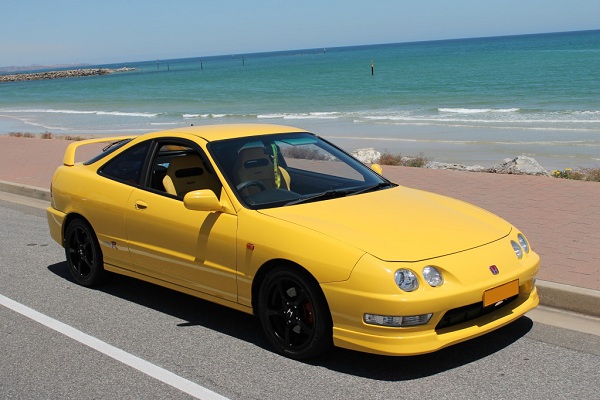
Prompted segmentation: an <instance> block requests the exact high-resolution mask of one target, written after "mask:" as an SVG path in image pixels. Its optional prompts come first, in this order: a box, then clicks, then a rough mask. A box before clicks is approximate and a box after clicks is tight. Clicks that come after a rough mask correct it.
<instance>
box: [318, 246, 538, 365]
mask: <svg viewBox="0 0 600 400" xmlns="http://www.w3.org/2000/svg"><path fill="white" fill-rule="evenodd" d="M508 246H510V245H509V244H507V242H506V240H500V241H498V242H495V243H492V244H488V245H486V246H482V247H480V248H477V249H471V250H469V251H465V252H462V253H457V254H453V255H450V256H445V257H441V258H439V259H436V260H428V261H427V262H417V263H390V262H383V261H381V260H378V259H376V258H374V257H372V256H369V255H367V256H365V257H363V259H361V261H359V263H358V264H357V266H356V268H355V269H354V271H353V273H352V275H351V277H350V279H349V280H348V281H345V282H337V283H327V284H322V285H321V287H322V289H323V292H324V294H325V297H326V298H327V301H328V304H329V308H330V310H331V315H332V318H333V325H334V326H333V337H334V344H335V345H336V346H339V347H343V348H348V349H352V350H358V351H363V352H368V353H375V354H383V355H416V354H424V353H429V352H433V351H436V350H439V349H442V348H444V347H447V346H450V345H452V344H455V343H459V342H463V341H466V340H469V339H472V338H475V337H477V336H481V335H483V334H486V333H488V332H491V331H493V330H495V329H498V328H500V327H502V326H504V325H506V324H509V323H510V322H512V321H515V320H516V319H518V318H520V317H521V316H522V315H524V314H525V313H526V312H527V311H529V310H531V309H533V308H535V307H536V306H537V305H538V304H539V297H538V292H537V289H536V288H535V285H534V278H535V274H536V273H537V271H538V269H539V256H538V255H537V254H536V253H534V252H529V253H528V254H527V255H526V256H525V257H523V259H521V260H517V259H516V257H515V255H514V253H512V252H511V251H510V249H509V251H505V250H506V248H507V247H508ZM490 255H492V257H490ZM490 258H493V259H494V263H495V264H497V266H498V268H499V269H500V271H501V273H500V274H498V275H492V273H490V271H489V269H488V266H489V264H486V263H485V262H483V263H482V262H481V260H489V259H490ZM432 263H433V265H436V267H438V268H443V269H444V272H443V274H444V279H445V282H444V284H443V285H442V286H440V287H437V288H432V287H429V286H428V285H427V284H426V283H424V282H423V281H422V280H421V286H420V287H419V289H417V290H416V291H414V292H410V293H406V292H403V291H401V290H400V289H399V288H398V287H397V286H396V285H395V283H394V280H393V274H394V272H395V271H396V270H397V269H398V268H411V269H412V270H414V271H420V270H421V269H422V268H423V266H425V265H432ZM459 266H460V267H459ZM461 268H462V269H461ZM450 271H454V273H450ZM457 271H458V272H457ZM515 280H518V287H519V289H518V294H516V296H513V297H511V299H510V301H508V300H507V301H505V302H504V304H503V305H502V306H501V307H497V308H494V306H491V307H490V308H489V309H486V310H488V311H489V312H486V313H479V314H477V313H474V315H465V316H464V317H460V318H458V321H457V322H454V323H453V324H450V325H448V324H446V326H445V327H442V328H438V324H440V321H442V320H443V319H444V315H446V314H447V313H448V312H449V311H450V312H452V315H453V317H452V318H453V319H454V318H455V316H456V314H458V313H459V311H460V310H462V309H469V310H472V309H478V308H479V309H481V308H483V297H484V292H485V291H486V290H489V289H492V288H495V287H498V286H500V285H503V284H505V283H506V282H511V281H515ZM467 306H468V307H467ZM457 309H458V311H457ZM365 313H372V314H378V315H390V316H413V315H421V314H428V313H432V314H433V316H432V317H431V319H430V320H429V322H428V323H427V324H424V325H418V326H411V327H387V326H377V325H370V324H366V323H365V322H364V321H363V315H364V314H365ZM469 313H470V312H469ZM447 319H448V318H446V320H447ZM441 325H443V323H442V324H441Z"/></svg>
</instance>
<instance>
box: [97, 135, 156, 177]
mask: <svg viewBox="0 0 600 400" xmlns="http://www.w3.org/2000/svg"><path fill="white" fill-rule="evenodd" d="M149 147H150V141H146V142H143V143H140V144H138V145H137V146H134V147H132V148H130V149H127V150H125V151H124V152H123V153H121V154H119V155H118V156H116V157H115V158H113V159H112V160H110V161H109V162H107V163H106V164H105V165H104V166H103V167H102V168H101V169H100V171H99V173H100V175H102V176H105V177H107V178H111V179H115V180H118V181H121V182H124V183H129V184H135V185H139V184H140V181H141V178H142V171H143V169H144V161H145V159H146V154H147V153H148V148H149Z"/></svg>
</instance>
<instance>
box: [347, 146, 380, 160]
mask: <svg viewBox="0 0 600 400" xmlns="http://www.w3.org/2000/svg"><path fill="white" fill-rule="evenodd" d="M352 155H353V156H354V158H356V159H358V160H359V161H360V162H362V163H363V164H373V163H376V162H378V161H379V159H380V158H381V153H380V152H378V151H377V150H375V149H374V148H373V147H369V148H366V149H357V150H354V151H352Z"/></svg>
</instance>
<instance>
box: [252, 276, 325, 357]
mask: <svg viewBox="0 0 600 400" xmlns="http://www.w3.org/2000/svg"><path fill="white" fill-rule="evenodd" d="M258 314H259V317H260V321H261V325H262V328H263V330H264V332H265V334H266V335H267V338H268V339H269V341H270V342H271V344H272V345H273V346H274V347H275V349H276V350H277V351H278V352H279V353H281V354H283V355H285V356H286V357H290V358H293V359H297V360H300V359H306V358H310V357H316V356H318V355H320V354H322V353H324V352H325V351H327V350H329V349H330V348H331V347H332V323H331V316H330V314H329V310H328V307H327V303H326V301H325V298H324V296H323V293H322V292H321V290H320V288H319V287H318V285H317V283H316V282H315V281H314V279H312V277H310V276H309V275H308V274H306V273H304V272H303V271H300V270H297V269H294V268H290V267H287V266H285V267H280V268H277V269H275V270H274V271H272V272H271V273H269V275H267V277H266V278H265V280H264V282H263V283H262V285H261V288H260V293H259V297H258Z"/></svg>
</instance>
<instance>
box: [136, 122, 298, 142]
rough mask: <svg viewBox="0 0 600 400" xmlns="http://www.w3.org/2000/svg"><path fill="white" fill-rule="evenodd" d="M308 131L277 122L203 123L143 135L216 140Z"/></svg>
mask: <svg viewBox="0 0 600 400" xmlns="http://www.w3.org/2000/svg"><path fill="white" fill-rule="evenodd" d="M291 132H306V130H304V129H300V128H295V127H292V126H285V125H275V124H221V125H201V126H187V127H181V128H175V129H169V130H166V131H160V132H153V133H150V134H147V135H143V136H146V137H147V136H148V135H152V136H156V137H161V136H171V135H173V136H177V135H192V136H197V137H200V138H202V139H204V140H206V141H207V142H214V141H216V140H223V139H233V138H241V137H248V136H259V135H270V134H274V133H291Z"/></svg>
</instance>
